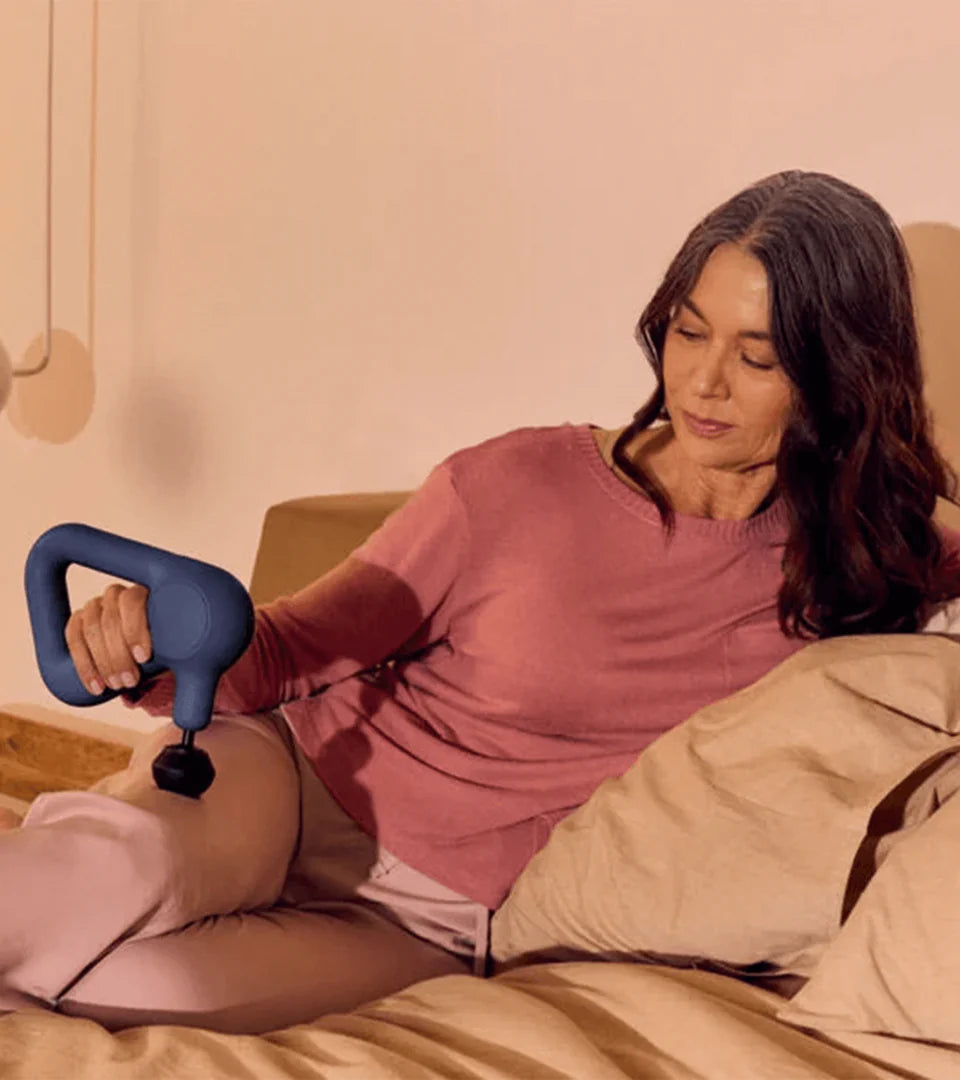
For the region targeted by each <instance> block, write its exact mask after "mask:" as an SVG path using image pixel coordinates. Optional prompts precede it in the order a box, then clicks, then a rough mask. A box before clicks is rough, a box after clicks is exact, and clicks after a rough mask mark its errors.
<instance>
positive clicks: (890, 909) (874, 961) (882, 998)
mask: <svg viewBox="0 0 960 1080" xmlns="http://www.w3.org/2000/svg"><path fill="white" fill-rule="evenodd" d="M948 784H949V787H950V788H951V789H952V790H945V789H946V788H947V785H948ZM958 787H960V762H957V760H956V759H954V768H953V769H952V770H951V771H950V773H949V774H948V775H945V776H944V777H943V782H942V784H941V793H942V794H945V795H947V801H946V802H945V803H944V804H943V805H942V806H940V807H939V809H936V810H935V812H934V813H933V815H932V816H931V817H928V818H927V820H926V821H924V822H923V823H922V824H920V825H919V826H917V827H916V828H915V829H914V830H912V832H911V834H910V835H909V836H908V837H906V838H905V839H904V840H903V841H902V842H901V843H899V844H898V845H897V846H896V847H895V848H894V849H893V850H892V851H891V852H890V854H889V855H888V857H887V858H886V859H885V860H884V862H883V864H882V865H881V867H880V869H879V870H878V871H877V874H876V876H875V877H874V878H873V880H872V881H871V882H870V884H869V885H868V886H867V888H866V890H865V892H864V893H863V895H862V897H861V898H860V899H859V900H858V901H857V903H856V905H855V907H854V909H853V912H852V914H851V915H850V918H849V920H848V921H847V922H846V923H845V924H844V926H843V929H842V930H841V931H840V933H839V934H838V935H837V938H836V940H835V941H834V942H833V943H832V944H831V945H830V946H829V948H827V950H826V951H825V952H824V954H823V956H822V958H821V960H820V963H819V964H818V965H817V967H816V969H815V970H814V972H813V975H812V977H811V979H810V981H809V982H808V983H807V985H806V986H805V987H804V988H803V990H801V991H800V993H799V994H797V996H796V997H795V998H794V999H793V1001H792V1002H791V1003H790V1004H789V1006H787V1007H786V1008H784V1009H783V1010H781V1012H780V1013H779V1017H780V1019H783V1020H786V1021H788V1022H789V1023H792V1024H799V1025H801V1026H803V1027H813V1028H818V1029H820V1030H823V1031H859V1032H879V1033H883V1034H887V1035H898V1036H901V1037H905V1038H914V1039H917V1038H919V1039H928V1040H930V1039H932V1040H935V1041H938V1042H945V1043H955V1044H960V858H958V854H957V853H958V838H960V797H957V795H956V794H955V792H956V790H957V788H958Z"/></svg>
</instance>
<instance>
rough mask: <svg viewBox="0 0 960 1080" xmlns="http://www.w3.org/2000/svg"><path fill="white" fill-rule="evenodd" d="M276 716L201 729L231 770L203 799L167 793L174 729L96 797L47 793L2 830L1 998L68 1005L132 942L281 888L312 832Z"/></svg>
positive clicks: (222, 721) (221, 770)
mask: <svg viewBox="0 0 960 1080" xmlns="http://www.w3.org/2000/svg"><path fill="white" fill-rule="evenodd" d="M278 723H279V724H282V723H283V721H282V719H280V718H279V717H278V716H275V715H273V714H269V715H263V716H254V717H224V718H214V719H213V720H212V721H211V723H210V725H209V726H208V727H207V728H206V729H204V730H203V731H202V732H199V733H198V735H197V739H196V742H197V745H198V746H200V747H202V748H204V749H205V750H207V752H208V753H209V754H210V756H211V758H212V759H213V763H214V767H215V768H216V770H217V776H216V779H215V780H214V782H213V785H212V787H211V788H210V789H209V790H208V791H207V792H206V793H205V794H204V795H203V797H202V798H201V799H199V800H194V799H189V798H186V797H184V796H181V795H175V794H172V793H171V792H166V791H160V790H159V789H157V787H156V785H155V784H154V782H153V777H152V775H151V772H150V765H151V762H152V760H153V757H154V756H155V755H156V754H157V753H158V752H159V750H160V749H161V748H162V747H163V746H164V745H166V744H167V743H171V742H178V741H179V735H180V732H179V730H178V729H176V728H175V727H173V725H166V726H165V727H164V728H162V729H160V731H158V732H157V733H155V735H154V736H153V737H152V738H150V739H149V740H147V741H146V742H145V743H144V744H142V745H141V746H140V747H138V748H137V750H136V751H135V753H134V755H133V758H132V759H131V762H130V765H129V766H128V768H127V769H125V770H124V771H123V772H121V773H116V774H114V775H113V776H111V777H107V778H106V779H105V780H103V781H101V782H100V783H99V784H97V785H95V787H94V788H93V789H91V790H90V791H71V792H57V793H55V794H48V795H42V796H40V797H39V798H38V799H36V800H35V801H34V803H33V805H32V806H31V808H30V810H29V812H28V814H27V815H26V817H25V818H24V820H23V824H22V826H21V827H20V828H18V829H13V830H11V831H9V832H2V833H0V998H2V996H3V995H4V993H6V994H7V995H8V996H10V997H11V998H15V996H16V995H17V994H25V995H28V996H29V997H33V998H36V999H38V1001H39V1002H50V1003H53V1002H55V1001H56V1000H57V999H58V998H59V997H60V996H61V995H62V994H63V993H64V992H65V991H66V990H67V989H68V988H69V987H70V986H71V985H72V984H73V983H74V982H75V981H76V980H78V979H79V978H80V977H81V976H82V975H83V974H84V973H85V972H86V971H87V970H88V969H89V968H90V967H91V966H92V965H93V964H95V963H96V962H97V961H98V960H100V959H101V958H102V957H103V956H105V955H106V954H107V953H108V952H110V951H111V950H114V949H116V948H117V947H118V946H119V945H120V943H121V942H128V941H138V940H141V939H144V938H150V937H155V936H157V935H160V934H164V933H165V932H167V931H170V930H172V929H175V928H177V927H181V926H183V925H184V924H186V923H190V922H193V921H195V920H197V919H202V918H204V917H205V916H208V915H213V914H225V913H229V912H233V911H244V910H252V909H254V908H258V907H265V906H268V905H270V904H272V903H273V902H274V901H275V900H276V898H277V897H278V896H279V894H280V891H281V889H282V887H283V884H284V880H285V878H286V872H287V868H288V866H289V864H290V860H291V858H292V856H293V853H294V851H295V849H296V843H297V836H298V832H299V823H300V816H299V802H300V798H299V791H298V774H297V769H296V765H295V763H294V760H293V758H292V757H291V754H290V751H289V746H288V745H287V743H286V742H285V741H284V740H283V739H282V738H281V737H280V735H279V733H278V728H277V724H278Z"/></svg>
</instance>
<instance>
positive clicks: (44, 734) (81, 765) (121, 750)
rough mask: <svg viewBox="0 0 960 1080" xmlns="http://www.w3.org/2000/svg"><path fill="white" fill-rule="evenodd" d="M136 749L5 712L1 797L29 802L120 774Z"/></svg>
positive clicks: (1, 718)
mask: <svg viewBox="0 0 960 1080" xmlns="http://www.w3.org/2000/svg"><path fill="white" fill-rule="evenodd" d="M131 752H132V751H131V748H130V747H129V746H124V745H122V744H120V743H113V742H109V741H107V740H106V739H97V738H95V737H94V736H92V735H83V734H81V733H80V732H76V731H68V730H66V729H65V728H58V727H53V726H52V725H50V724H39V723H37V722H36V721H34V720H27V719H25V718H23V717H19V716H11V715H10V714H8V713H2V712H0V793H2V794H4V795H10V796H12V797H13V798H15V799H23V800H24V801H26V802H29V801H31V800H32V799H34V798H36V796H37V795H39V794H41V793H42V792H44V791H70V790H78V789H83V788H88V787H90V785H91V784H94V783H96V781H97V780H99V779H100V778H101V777H104V776H108V775H109V774H110V773H114V772H119V771H120V770H121V769H123V768H125V767H126V764H127V762H128V761H129V760H130V754H131Z"/></svg>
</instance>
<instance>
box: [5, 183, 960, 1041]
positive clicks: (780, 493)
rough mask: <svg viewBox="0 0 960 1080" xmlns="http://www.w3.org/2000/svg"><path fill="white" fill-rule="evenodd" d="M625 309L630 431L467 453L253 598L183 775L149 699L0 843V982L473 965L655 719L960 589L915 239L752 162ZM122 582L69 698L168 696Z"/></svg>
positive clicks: (80, 632) (357, 977)
mask: <svg viewBox="0 0 960 1080" xmlns="http://www.w3.org/2000/svg"><path fill="white" fill-rule="evenodd" d="M637 336H638V339H639V341H640V344H641V345H642V346H643V347H644V349H645V351H646V353H647V357H648V360H649V361H650V363H651V364H652V366H653V369H654V372H655V374H656V377H657V387H656V390H655V392H654V394H653V396H652V397H651V399H650V401H649V402H648V403H647V404H646V405H645V406H644V408H643V409H641V410H640V412H638V413H637V415H636V417H635V418H634V420H633V422H632V423H631V424H629V425H628V426H627V427H625V428H624V429H622V430H621V431H619V432H617V431H602V430H599V429H597V428H594V427H592V426H591V425H585V424H584V425H579V426H574V425H563V426H561V427H555V428H531V429H523V430H520V431H514V432H510V433H508V434H507V435H504V436H501V437H499V438H496V439H491V440H489V441H487V442H485V443H483V444H481V445H480V446H477V447H472V448H470V449H467V450H462V451H460V452H458V453H456V454H454V455H452V456H451V457H450V458H448V459H447V460H446V461H444V462H443V463H442V464H441V465H439V466H438V467H437V468H436V469H434V470H433V471H432V472H431V474H430V476H429V477H428V478H427V480H426V482H425V483H424V485H423V486H422V487H421V488H420V490H419V491H417V492H416V493H415V494H414V495H413V497H412V498H411V499H410V500H409V502H408V503H407V504H406V505H405V506H404V507H403V508H402V509H401V510H399V511H398V512H397V513H396V514H394V515H393V516H392V517H391V518H390V519H389V520H388V521H387V522H386V524H385V525H384V526H383V527H382V528H381V529H380V530H379V531H378V532H377V533H375V534H374V535H373V536H372V537H371V538H370V539H369V540H368V541H367V542H366V543H365V544H364V545H362V546H361V547H360V548H359V549H358V550H357V551H356V552H355V553H354V554H353V556H351V557H350V558H349V559H347V560H346V561H345V562H344V563H343V564H342V565H341V566H340V567H338V568H337V569H335V570H334V571H332V572H331V573H330V574H328V575H326V576H325V577H323V578H322V579H320V580H319V581H317V582H315V583H313V584H312V585H310V586H308V587H307V588H305V589H303V590H301V591H300V592H299V593H297V594H296V595H294V596H292V597H286V598H283V599H280V600H278V601H275V602H274V603H272V604H268V605H266V606H264V607H262V608H260V609H259V610H258V612H257V626H256V633H255V636H254V640H253V643H252V645H251V647H250V649H249V650H248V651H247V652H246V653H245V654H244V656H243V657H241V659H240V660H239V661H238V662H237V664H236V665H235V666H234V667H233V668H232V669H231V670H230V671H229V672H228V673H227V674H226V675H225V676H224V678H223V679H222V680H221V684H220V687H219V690H218V696H217V702H216V708H217V712H218V713H219V714H221V715H220V717H218V718H217V719H215V720H214V721H213V722H212V723H211V725H210V727H209V728H208V729H206V730H205V731H204V732H203V733H202V735H201V736H200V738H199V739H198V742H199V743H200V744H201V745H204V746H205V747H207V748H208V750H209V751H210V753H211V755H212V757H213V759H214V761H215V762H216V765H217V769H218V778H217V781H216V783H215V784H214V785H213V787H212V788H211V789H210V791H209V792H208V793H207V794H206V795H205V796H204V798H203V800H201V801H200V802H199V803H197V802H193V801H192V800H189V799H184V798H182V797H180V796H176V795H171V794H169V793H167V792H160V791H158V790H157V789H156V788H155V787H154V786H153V784H152V781H151V779H150V776H149V763H150V761H151V759H152V757H153V755H154V754H155V753H156V751H157V749H158V748H159V746H161V745H163V744H164V743H166V742H170V741H172V739H171V732H170V730H169V728H164V729H161V731H160V732H158V734H157V737H156V738H155V739H153V740H151V741H150V742H149V743H148V744H147V745H146V746H144V747H141V748H140V749H139V750H138V752H137V754H136V755H135V758H134V760H133V762H132V763H131V766H130V768H129V769H128V770H126V771H125V772H124V773H121V774H118V775H117V776H115V777H111V778H109V779H108V780H107V781H105V782H103V783H102V784H101V785H98V786H97V788H95V789H94V790H93V791H92V792H71V793H63V794H58V795H51V796H44V797H43V798H42V799H40V800H37V802H36V803H35V804H34V805H33V807H32V808H31V810H30V813H29V814H28V815H27V818H26V819H25V820H24V823H23V826H24V827H23V828H20V829H15V830H13V831H12V832H10V833H8V834H7V835H6V836H4V837H2V838H0V872H2V873H3V874H4V880H5V881H18V882H29V883H30V886H31V894H32V896H31V901H30V902H29V903H27V902H26V901H25V899H24V897H23V895H21V896H20V897H9V896H7V897H4V902H3V905H2V910H0V914H2V918H0V972H2V973H3V974H2V982H0V987H3V988H4V991H5V993H6V995H7V1001H8V1002H13V1004H16V1003H17V1002H18V1001H19V1002H21V1003H22V1002H24V1001H32V1002H33V1003H35V1004H40V1005H46V1006H48V1007H49V1006H50V1005H56V1006H58V1007H59V1008H61V1009H62V1010H63V1011H66V1012H71V1013H78V1014H80V1015H87V1016H92V1017H94V1018H96V1019H99V1020H101V1021H102V1022H104V1023H108V1024H111V1025H114V1026H122V1025H125V1024H131V1023H142V1022H150V1021H154V1022H156V1021H166V1020H172V1021H175V1022H178V1023H194V1024H202V1025H205V1026H209V1027H218V1028H220V1029H222V1030H232V1031H264V1030H269V1029H270V1028H275V1027H280V1026H283V1025H284V1024H290V1023H294V1022H297V1021H300V1020H306V1019H309V1018H311V1017H313V1016H316V1015H319V1014H320V1013H322V1012H325V1011H332V1010H340V1009H344V1008H348V1007H350V1006H351V1005H353V1004H355V1003H356V1002H358V1001H360V1000H363V999H364V998H372V997H375V996H377V995H378V994H381V993H385V992H389V991H392V990H395V989H398V988H399V987H400V986H403V985H406V984H408V983H410V982H413V981H415V980H417V979H420V978H424V977H426V976H429V975H433V974H438V973H441V972H449V971H461V972H463V971H467V970H469V967H470V962H471V960H472V961H473V969H474V971H480V970H482V963H483V957H484V951H485V934H486V925H487V916H488V912H489V910H490V909H493V908H495V907H496V906H497V905H498V904H499V903H500V902H501V900H502V899H503V897H504V896H505V895H506V893H507V892H508V890H509V888H510V886H511V884H512V882H513V881H514V880H515V878H516V876H517V875H518V874H519V873H520V871H521V870H522V869H523V866H524V865H525V864H526V862H527V861H528V860H529V858H530V857H531V856H532V855H533V854H534V852H535V851H537V850H538V848H539V847H541V846H542V845H543V843H545V841H546V839H547V837H548V836H549V833H550V829H551V828H552V826H553V825H554V824H555V823H556V822H557V821H558V820H560V819H561V818H562V817H564V816H565V815H566V814H567V813H569V812H570V811H571V810H572V809H574V808H575V807H576V806H578V805H580V804H581V803H582V802H584V801H585V800H586V799H587V798H588V797H589V796H590V794H591V792H592V791H593V790H594V789H595V788H596V787H597V785H598V784H599V783H600V782H601V781H602V780H603V779H604V778H605V777H608V776H613V775H618V774H620V773H622V772H623V771H624V770H625V769H626V768H627V767H628V766H629V765H630V764H631V763H632V761H633V760H634V759H635V757H636V755H637V754H638V753H640V752H642V750H643V748H644V747H645V746H647V745H648V744H649V743H650V742H651V741H652V740H653V739H654V738H656V736H657V735H658V734H660V733H662V732H664V731H666V730H668V729H669V728H671V727H673V726H674V725H676V724H677V723H679V722H680V721H682V720H683V719H684V718H685V717H686V716H688V715H689V714H690V713H692V712H694V711H695V710H696V709H698V708H700V707H701V706H703V705H705V704H707V703H709V702H711V701H714V700H716V699H717V698H720V697H723V696H725V695H726V694H729V693H732V692H734V691H736V690H738V689H740V688H742V687H743V686H746V685H748V684H749V683H751V682H752V681H754V680H755V679H757V678H759V677H760V676H761V675H763V674H764V673H765V672H767V671H768V670H770V668H772V667H773V666H774V665H776V664H777V663H779V662H780V661H781V660H783V659H785V658H786V657H787V656H788V655H790V654H791V653H792V652H793V651H795V650H796V649H798V648H800V647H802V645H803V644H804V643H805V641H807V640H811V639H813V638H817V637H829V636H832V635H836V634H850V633H883V632H911V631H915V630H917V629H919V628H920V627H922V626H923V624H924V623H925V621H926V620H927V618H928V617H929V616H930V615H931V613H932V612H933V611H934V609H935V608H936V606H937V605H938V604H940V603H941V602H942V601H944V600H945V599H947V598H949V597H952V596H954V595H956V594H957V593H958V592H960V582H958V573H957V569H956V560H955V559H954V558H953V555H952V553H953V552H954V551H955V550H956V548H957V542H956V538H955V537H953V536H950V537H949V538H948V541H947V543H946V544H945V543H944V542H943V538H942V534H941V533H940V531H938V529H937V528H936V527H935V526H934V524H933V521H932V515H933V512H934V508H935V503H936V499H937V497H938V496H944V497H948V498H953V495H954V490H955V485H956V480H955V477H954V476H953V474H952V473H951V472H950V470H949V469H948V467H947V466H946V465H945V464H944V462H943V461H942V459H941V458H940V456H939V454H938V453H937V451H936V450H935V448H934V447H933V445H932V444H931V442H930V437H929V433H928V421H927V417H926V413H925V410H924V405H923V401H922V396H921V390H922V386H921V372H920V364H919V358H918V348H917V338H916V330H915V326H914V320H913V309H912V303H911V295H910V283H909V273H908V261H907V258H906V255H905V252H904V249H903V246H902V242H901V239H900V236H899V233H898V232H897V230H896V228H895V226H894V225H893V223H892V222H891V220H890V219H889V217H888V216H887V215H886V214H885V213H884V211H883V210H882V209H881V208H880V207H879V206H878V205H877V204H876V203H875V202H874V201H873V200H872V199H870V198H869V197H868V196H866V195H865V194H863V193H862V192H860V191H858V190H856V189H855V188H853V187H851V186H849V185H847V184H845V183H842V182H841V181H839V180H836V179H833V178H831V177H829V176H824V175H820V174H816V173H803V172H787V173H781V174H777V175H775V176H772V177H769V178H767V179H766V180H763V181H761V182H759V183H757V184H755V185H753V186H752V187H750V188H748V189H747V190H745V191H743V192H741V193H740V194H738V195H736V196H735V197H733V198H732V199H730V200H729V201H728V202H726V203H724V204H723V205H722V206H721V207H719V208H718V209H717V210H715V211H714V212H713V213H711V214H710V215H708V217H707V218H706V219H704V221H702V222H701V223H700V224H699V225H698V226H697V227H696V228H695V229H694V230H693V232H692V233H691V234H690V236H689V237H688V238H687V240H686V242H685V243H684V245H683V247H682V249H681V250H680V252H679V254H678V255H677V256H676V258H675V259H674V260H673V262H672V263H671V265H670V267H669V269H668V271H667V274H666V276H665V278H664V280H663V282H662V284H661V286H660V287H659V289H658V290H657V292H656V294H655V295H654V297H653V299H652V300H651V302H650V304H649V305H648V306H647V309H646V310H645V311H644V313H643V315H642V317H641V319H640V323H639V326H638V333H637ZM947 549H949V555H948V551H947ZM145 600H146V594H145V590H143V589H142V588H141V587H139V586H132V587H121V586H111V587H110V588H109V589H108V590H107V591H106V593H105V594H104V595H103V597H101V598H98V599H96V600H94V601H91V602H90V603H89V604H87V605H86V606H85V607H84V608H83V609H82V610H81V611H79V612H77V613H76V614H75V615H74V616H73V617H72V618H71V620H70V623H69V625H68V627H67V641H68V644H69V646H70V650H71V654H72V656H73V659H74V663H75V665H76V667H77V670H78V672H79V673H80V676H81V677H82V678H83V680H84V681H85V683H86V684H87V685H88V686H89V688H90V690H91V691H92V692H93V693H99V692H100V690H101V689H102V683H103V682H106V683H107V684H109V685H111V686H113V687H114V688H117V689H119V688H121V687H126V690H127V696H128V698H129V700H130V701H131V703H139V705H140V706H142V707H144V708H146V709H148V710H149V711H150V712H151V713H153V714H155V715H166V714H168V712H169V708H170V704H171V701H172V682H171V678H170V676H169V675H166V676H162V677H161V678H159V679H157V680H155V681H154V682H153V683H152V684H151V685H149V686H144V687H140V686H137V685H136V684H137V683H138V680H139V674H138V670H137V663H138V662H142V661H143V660H145V659H146V658H147V657H148V656H149V654H150V634H149V627H148V625H147V620H146V615H145ZM138 650H139V651H138ZM37 896H44V897H46V899H44V900H42V901H41V902H40V903H39V904H38V902H37V900H36V899H35V898H36V897H37ZM226 913H232V914H226ZM16 995H20V996H19V997H17V996H16ZM8 1007H10V1006H9V1005H8Z"/></svg>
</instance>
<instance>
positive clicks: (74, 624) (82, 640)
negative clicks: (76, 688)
mask: <svg viewBox="0 0 960 1080" xmlns="http://www.w3.org/2000/svg"><path fill="white" fill-rule="evenodd" d="M87 606H89V605H85V606H84V608H81V609H80V610H79V611H75V612H74V613H73V614H72V615H71V616H70V618H69V619H68V620H67V626H66V629H65V631H64V637H65V638H66V641H67V648H68V649H69V650H70V659H71V660H72V661H73V666H74V667H75V668H76V669H77V674H78V675H79V676H80V681H81V682H82V683H83V685H84V686H85V687H86V688H87V689H88V690H89V691H90V693H91V694H102V693H103V687H104V683H103V677H102V676H101V674H100V669H99V668H98V667H97V662H96V660H94V658H93V654H92V653H91V651H90V649H89V647H88V646H87V635H86V632H85V630H84V615H83V612H84V609H85V607H87Z"/></svg>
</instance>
